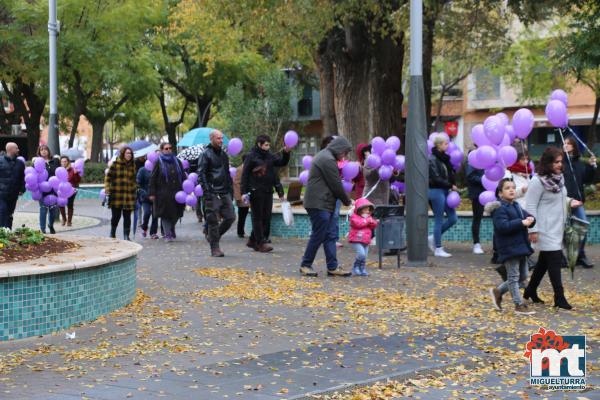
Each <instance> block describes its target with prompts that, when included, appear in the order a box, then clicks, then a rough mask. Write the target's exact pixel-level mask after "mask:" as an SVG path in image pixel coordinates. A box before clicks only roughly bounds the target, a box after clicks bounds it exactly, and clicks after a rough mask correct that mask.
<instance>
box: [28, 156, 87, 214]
mask: <svg viewBox="0 0 600 400" xmlns="http://www.w3.org/2000/svg"><path fill="white" fill-rule="evenodd" d="M25 188H26V189H27V190H29V191H30V192H31V198H32V199H33V200H42V202H43V204H44V205H45V206H47V207H53V206H59V207H65V206H66V205H67V202H68V200H69V197H71V196H72V195H73V194H75V188H74V187H73V186H72V185H71V183H69V173H68V171H67V170H66V169H65V168H63V167H58V168H57V169H56V172H55V176H51V177H50V178H48V171H47V170H46V162H45V161H44V159H42V158H36V159H35V160H34V162H33V167H27V168H25ZM46 193H48V194H46Z"/></svg>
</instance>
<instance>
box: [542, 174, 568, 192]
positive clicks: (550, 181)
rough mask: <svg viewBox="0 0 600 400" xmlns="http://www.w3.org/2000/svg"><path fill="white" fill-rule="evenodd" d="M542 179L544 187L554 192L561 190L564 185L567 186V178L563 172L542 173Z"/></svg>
mask: <svg viewBox="0 0 600 400" xmlns="http://www.w3.org/2000/svg"><path fill="white" fill-rule="evenodd" d="M540 181H541V182H542V185H544V189H546V190H548V191H550V192H552V193H558V192H560V191H561V190H562V188H563V186H565V178H564V177H563V175H562V174H551V175H547V176H541V175H540Z"/></svg>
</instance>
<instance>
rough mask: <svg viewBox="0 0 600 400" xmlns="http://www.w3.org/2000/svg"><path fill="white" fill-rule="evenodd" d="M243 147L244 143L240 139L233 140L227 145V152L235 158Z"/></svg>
mask: <svg viewBox="0 0 600 400" xmlns="http://www.w3.org/2000/svg"><path fill="white" fill-rule="evenodd" d="M243 147H244V143H243V142H242V141H241V140H240V139H238V138H233V139H231V140H230V141H229V144H228V145H227V152H228V153H229V154H231V155H232V156H234V157H235V156H237V155H238V154H240V151H242V148H243Z"/></svg>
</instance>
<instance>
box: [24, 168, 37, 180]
mask: <svg viewBox="0 0 600 400" xmlns="http://www.w3.org/2000/svg"><path fill="white" fill-rule="evenodd" d="M29 174H35V175H37V171H36V170H35V168H33V167H26V168H25V175H29ZM36 179H37V176H36Z"/></svg>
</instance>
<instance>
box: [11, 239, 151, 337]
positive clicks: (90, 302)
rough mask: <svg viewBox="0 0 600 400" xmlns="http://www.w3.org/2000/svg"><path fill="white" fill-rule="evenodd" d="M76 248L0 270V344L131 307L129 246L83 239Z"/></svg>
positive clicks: (132, 247) (132, 253) (133, 246)
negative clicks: (0, 342) (124, 307)
mask: <svg viewBox="0 0 600 400" xmlns="http://www.w3.org/2000/svg"><path fill="white" fill-rule="evenodd" d="M55 237H56V238H58V239H62V240H76V241H77V243H78V244H80V245H81V247H80V248H79V249H76V250H72V251H69V252H67V253H63V254H57V255H52V256H48V257H42V258H38V259H34V260H29V261H26V262H19V263H11V264H2V265H0V340H10V339H21V338H25V337H29V336H38V335H44V334H47V333H51V332H55V331H58V330H61V329H66V328H68V327H70V326H72V325H74V324H77V323H79V322H84V321H91V320H94V319H96V318H97V317H98V316H100V315H102V314H106V313H108V312H110V311H113V310H116V309H118V308H120V307H123V306H125V305H127V304H129V303H130V302H131V300H132V299H133V297H134V296H135V288H136V262H137V254H138V253H139V252H140V251H141V249H142V246H140V245H139V244H137V243H133V242H124V241H120V240H115V239H108V238H100V237H86V236H77V237H74V236H61V235H56V236H55Z"/></svg>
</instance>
